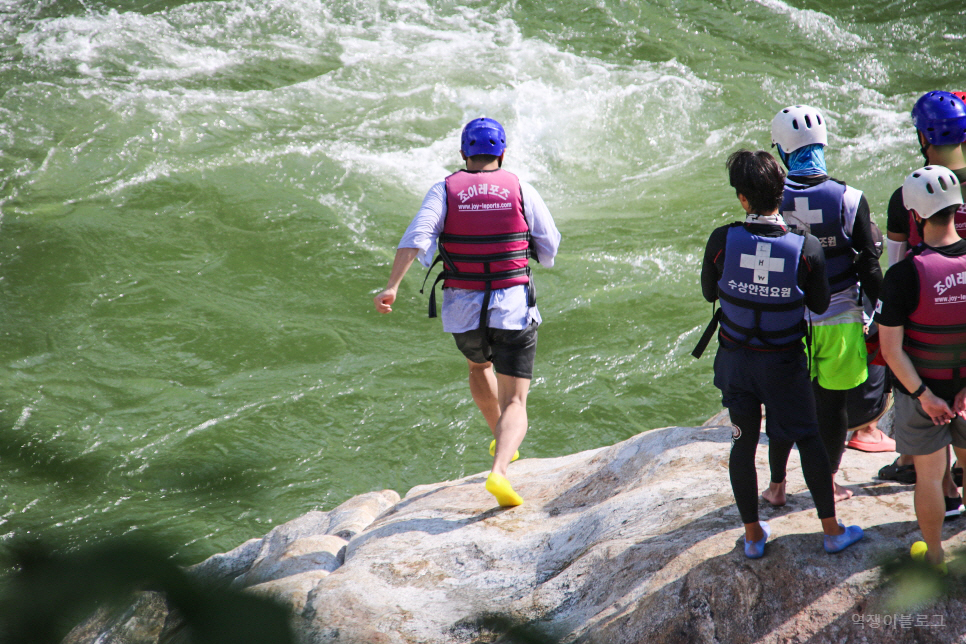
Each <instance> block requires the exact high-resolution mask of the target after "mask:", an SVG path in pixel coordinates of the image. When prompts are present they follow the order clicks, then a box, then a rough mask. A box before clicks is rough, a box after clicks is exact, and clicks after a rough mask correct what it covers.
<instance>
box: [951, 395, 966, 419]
mask: <svg viewBox="0 0 966 644" xmlns="http://www.w3.org/2000/svg"><path fill="white" fill-rule="evenodd" d="M953 413H956V414H959V415H960V416H962V417H963V418H966V387H963V388H962V389H961V390H960V391H959V393H958V394H956V397H955V398H953Z"/></svg>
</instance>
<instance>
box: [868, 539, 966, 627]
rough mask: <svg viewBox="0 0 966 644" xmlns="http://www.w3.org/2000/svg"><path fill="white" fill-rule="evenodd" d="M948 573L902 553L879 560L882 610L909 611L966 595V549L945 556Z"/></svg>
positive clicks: (965, 596)
mask: <svg viewBox="0 0 966 644" xmlns="http://www.w3.org/2000/svg"><path fill="white" fill-rule="evenodd" d="M946 567H947V569H948V573H947V574H942V573H941V572H939V571H938V570H937V569H936V568H935V567H933V566H932V565H930V564H928V563H926V562H924V561H916V560H914V559H912V558H911V557H909V556H908V555H904V556H902V557H894V558H892V559H889V560H886V561H884V562H883V563H882V582H883V583H882V588H883V591H884V593H883V601H884V606H883V610H885V611H886V612H887V613H899V614H908V613H911V612H913V611H915V610H917V609H921V608H924V607H926V606H929V605H931V604H934V603H936V602H937V601H942V600H943V599H946V598H959V599H963V598H966V549H959V550H956V551H955V552H953V553H952V556H947V557H946Z"/></svg>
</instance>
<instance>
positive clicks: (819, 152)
mask: <svg viewBox="0 0 966 644" xmlns="http://www.w3.org/2000/svg"><path fill="white" fill-rule="evenodd" d="M778 156H779V157H781V160H782V163H784V164H785V167H786V168H788V176H790V177H796V176H797V177H805V176H808V175H815V174H828V170H826V169H825V146H823V145H819V144H818V143H813V144H812V145H805V146H802V147H800V148H798V149H797V150H795V151H794V152H792V153H791V154H788V153H786V152H785V151H784V150H782V146H780V145H779V146H778Z"/></svg>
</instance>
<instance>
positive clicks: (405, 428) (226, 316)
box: [0, 0, 966, 560]
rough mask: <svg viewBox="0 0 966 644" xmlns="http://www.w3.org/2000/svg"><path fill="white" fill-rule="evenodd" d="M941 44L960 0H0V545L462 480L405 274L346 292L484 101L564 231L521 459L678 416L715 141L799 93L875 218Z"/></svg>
mask: <svg viewBox="0 0 966 644" xmlns="http://www.w3.org/2000/svg"><path fill="white" fill-rule="evenodd" d="M964 34H966V12H964V9H963V4H962V2H960V1H959V0H955V1H941V0H932V1H919V2H916V3H910V2H903V1H901V0H860V1H859V2H857V3H854V4H850V5H843V4H842V3H839V2H832V1H831V0H821V1H819V0H788V1H787V2H785V1H782V0H757V1H754V0H720V1H705V0H700V1H699V0H654V1H650V2H643V1H637V0H597V1H595V2H573V1H570V0H541V1H539V2H536V1H534V0H517V1H515V2H498V1H496V0H492V1H491V0H483V1H476V2H451V1H446V0H441V1H429V2H427V1H423V0H331V1H325V2H318V1H317V0H228V1H224V2H198V1H194V2H192V1H185V2H172V1H167V0H111V1H100V0H60V1H55V0H0V211H2V222H0V311H2V317H0V485H2V487H0V524H2V525H0V534H3V535H5V536H4V537H3V538H4V539H10V538H13V537H14V536H27V535H41V536H44V537H47V538H51V539H57V540H60V541H65V542H67V543H72V544H81V543H87V542H90V541H93V540H96V539H100V538H102V537H104V536H105V535H119V534H124V533H128V532H131V531H142V532H145V533H150V534H162V535H165V536H166V537H167V538H169V539H171V540H172V542H173V543H174V546H175V548H176V550H177V551H178V552H179V554H181V555H182V556H183V557H185V558H186V559H188V560H197V559H200V558H202V557H204V556H207V555H209V554H212V553H214V552H218V551H224V550H227V549H229V548H231V547H233V546H235V545H237V544H238V543H241V542H242V541H244V540H246V539H248V538H251V537H253V536H258V535H261V534H264V533H265V532H266V531H267V530H268V529H269V528H270V527H271V526H273V525H275V524H278V523H280V522H283V521H286V520H288V519H291V518H293V517H295V516H298V515H300V514H302V513H304V512H306V511H308V510H312V509H330V508H332V507H334V506H335V505H337V504H338V503H340V502H342V501H344V500H345V499H347V498H349V497H350V496H352V495H355V494H359V493H362V492H367V491H369V490H375V489H382V488H393V489H395V490H398V491H399V492H401V493H405V492H406V491H407V490H408V489H409V488H410V487H412V486H413V485H417V484H421V483H428V482H434V481H440V480H446V479H451V478H456V477H460V476H464V475H467V474H471V473H475V472H479V471H483V470H485V469H488V467H489V457H488V455H487V452H486V446H487V444H488V441H489V438H488V434H489V432H488V429H487V427H486V425H485V423H484V422H483V420H482V417H481V416H480V414H479V412H478V411H477V410H476V408H475V406H474V404H473V402H472V400H471V398H470V396H469V391H468V388H467V385H466V380H465V362H464V360H463V358H462V357H461V356H460V355H459V353H458V352H457V351H456V349H455V347H454V345H453V343H452V339H451V338H450V337H449V336H447V335H444V334H443V333H442V331H441V326H440V323H439V321H438V320H429V319H428V318H427V317H426V300H425V297H423V296H420V295H419V292H418V291H419V282H420V281H421V279H422V271H421V270H416V269H414V270H413V271H411V272H410V275H409V276H408V277H407V279H406V281H404V283H403V287H402V289H401V291H400V298H399V300H398V301H397V304H396V306H395V307H394V308H395V311H394V312H393V313H392V314H391V315H388V316H380V315H378V314H377V313H375V311H374V309H373V306H372V301H371V298H372V296H373V294H374V293H376V292H377V291H379V290H381V288H382V287H383V286H384V285H385V282H386V278H387V277H388V273H389V265H390V263H391V260H392V255H393V253H394V249H395V245H396V243H397V242H398V240H399V237H400V235H401V233H402V231H403V230H404V228H405V227H406V225H407V224H408V222H409V220H410V218H411V217H412V215H413V214H414V213H415V211H416V209H417V208H418V206H419V203H420V201H421V199H422V196H423V194H424V193H425V191H426V190H427V189H428V188H429V186H430V185H432V184H433V183H434V182H436V181H438V180H440V179H441V178H442V177H443V176H445V175H446V174H447V173H448V172H451V171H453V170H455V169H457V168H458V167H459V164H460V159H459V154H458V148H459V132H460V128H461V126H462V124H463V123H464V122H465V121H466V120H468V119H470V118H472V117H475V116H479V115H487V116H491V117H493V118H496V119H498V120H500V121H501V122H502V123H503V124H504V125H505V126H506V129H507V132H508V140H509V150H508V153H507V160H506V164H505V167H506V168H507V169H509V170H511V171H513V172H515V173H517V174H519V175H520V176H521V177H523V178H524V179H526V180H528V181H530V182H531V183H532V184H533V185H534V186H535V187H536V188H537V189H538V190H539V191H540V193H541V194H542V196H543V197H544V199H545V201H546V202H547V204H548V205H549V207H550V209H551V211H552V212H553V215H554V217H555V219H556V221H557V224H558V226H559V228H560V230H561V233H562V234H563V244H562V247H561V252H560V255H559V256H558V258H557V265H556V266H555V267H554V268H553V269H551V270H544V269H540V268H539V267H538V268H537V269H536V271H535V272H536V277H535V279H536V282H537V288H538V292H539V306H540V309H541V312H542V314H543V317H544V325H543V327H542V328H541V330H540V344H539V349H538V355H537V360H538V363H537V366H536V372H535V378H534V381H533V385H532V389H531V394H530V399H529V410H530V421H531V429H530V433H529V434H528V436H527V440H526V442H525V443H524V445H523V448H522V451H523V453H524V457H550V456H557V455H561V454H566V453H572V452H576V451H579V450H585V449H589V448H594V447H599V446H602V445H608V444H612V443H614V442H617V441H620V440H623V439H625V438H628V437H629V436H632V435H634V434H636V433H638V432H641V431H644V430H646V429H650V428H654V427H661V426H667V425H675V424H681V425H687V424H697V423H700V422H702V421H703V420H705V419H706V418H707V417H709V416H711V415H712V414H714V413H715V412H716V411H718V410H719V409H720V398H719V397H718V395H717V390H715V389H714V387H713V386H712V384H711V355H712V354H713V351H709V352H708V353H707V354H706V356H705V357H704V358H702V359H701V360H694V359H692V358H691V357H690V355H689V352H690V350H691V348H692V346H693V344H694V343H695V342H696V340H697V339H698V336H699V335H700V332H701V330H702V329H703V327H704V325H705V323H706V322H707V319H708V316H709V315H710V312H711V309H710V306H709V305H707V304H706V303H705V302H704V301H703V300H702V299H701V296H700V291H699V287H698V270H699V265H700V259H701V253H702V250H703V247H704V243H705V241H706V240H707V236H708V233H709V232H710V231H711V230H712V228H714V227H715V226H718V225H720V224H722V223H725V222H728V221H730V220H732V219H734V218H736V217H737V214H738V212H739V208H738V204H737V202H736V200H735V199H734V193H733V191H732V190H731V189H730V188H729V187H728V185H727V178H726V175H725V172H724V165H723V164H724V160H725V158H726V157H727V155H728V154H729V153H730V152H732V151H733V150H735V149H737V148H738V147H750V148H758V147H768V145H769V144H770V122H771V118H772V116H773V115H774V114H775V113H776V112H777V111H778V110H779V109H780V108H782V107H784V106H786V105H789V104H794V103H809V104H813V105H816V106H819V107H821V108H823V109H824V110H825V112H826V115H827V117H828V120H829V123H830V148H829V151H828V155H827V156H828V162H829V167H830V169H831V171H832V174H833V175H835V176H837V177H839V178H842V179H844V180H846V181H848V182H849V183H851V184H853V185H855V186H857V187H859V188H861V189H863V190H865V192H866V194H867V196H868V198H869V202H870V204H871V205H872V209H873V214H874V218H875V219H876V221H877V222H878V223H879V224H880V225H881V226H883V227H884V224H885V206H886V203H887V200H888V197H889V195H890V194H891V192H892V190H893V189H895V187H896V186H898V185H899V184H900V182H901V180H902V178H903V177H904V176H905V175H906V174H907V173H908V172H909V171H910V170H911V169H913V168H915V167H917V166H918V165H921V158H920V156H919V152H918V150H917V148H916V146H915V144H914V134H913V131H912V128H911V122H910V119H909V110H910V108H911V106H912V104H913V102H914V101H915V99H916V98H917V97H918V96H919V95H920V94H921V93H923V92H925V91H927V90H931V89H936V88H943V89H955V90H966V66H964V64H963V60H964V57H963V51H964V50H966V38H964ZM511 474H512V470H511Z"/></svg>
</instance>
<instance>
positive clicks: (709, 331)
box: [691, 302, 721, 358]
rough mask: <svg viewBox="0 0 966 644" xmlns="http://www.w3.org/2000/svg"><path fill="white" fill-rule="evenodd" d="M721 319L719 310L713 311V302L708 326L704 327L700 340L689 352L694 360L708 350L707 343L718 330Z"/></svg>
mask: <svg viewBox="0 0 966 644" xmlns="http://www.w3.org/2000/svg"><path fill="white" fill-rule="evenodd" d="M720 319H721V309H718V310H717V311H715V309H714V302H712V303H711V321H710V322H708V326H707V327H705V329H704V333H702V334H701V339H700V340H698V343H697V344H696V345H695V346H694V349H693V350H692V351H691V355H692V356H694V357H695V358H700V357H701V354H703V353H704V350H705V349H707V348H708V343H709V342H711V338H713V337H714V332H715V331H717V330H718V321H719V320H720Z"/></svg>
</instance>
